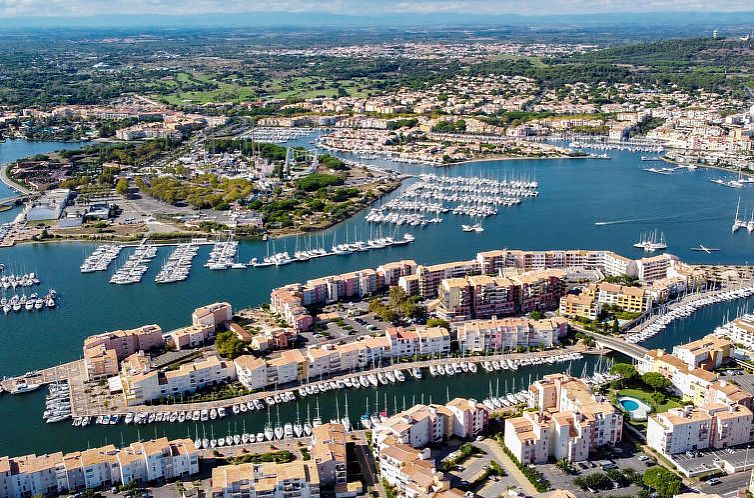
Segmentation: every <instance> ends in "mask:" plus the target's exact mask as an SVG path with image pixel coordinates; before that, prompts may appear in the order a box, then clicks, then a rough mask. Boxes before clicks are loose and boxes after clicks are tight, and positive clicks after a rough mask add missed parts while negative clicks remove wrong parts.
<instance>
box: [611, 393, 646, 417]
mask: <svg viewBox="0 0 754 498" xmlns="http://www.w3.org/2000/svg"><path fill="white" fill-rule="evenodd" d="M617 401H618V403H619V404H620V406H621V407H622V408H623V409H624V410H626V412H628V416H629V417H631V419H632V420H646V419H647V416H648V415H649V412H651V411H652V408H651V407H650V406H648V405H647V404H646V403H644V402H643V401H641V400H638V399H636V398H631V397H629V396H622V397H620V398H618V400H617Z"/></svg>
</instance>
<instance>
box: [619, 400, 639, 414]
mask: <svg viewBox="0 0 754 498" xmlns="http://www.w3.org/2000/svg"><path fill="white" fill-rule="evenodd" d="M620 404H621V406H622V407H623V408H625V409H626V411H629V412H632V411H634V410H636V409H637V408H639V403H637V402H636V401H634V400H632V399H624V400H623V401H621V402H620Z"/></svg>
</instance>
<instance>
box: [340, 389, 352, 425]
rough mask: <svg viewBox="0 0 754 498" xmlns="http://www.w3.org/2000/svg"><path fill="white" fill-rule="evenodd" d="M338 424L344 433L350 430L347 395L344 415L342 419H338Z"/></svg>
mask: <svg viewBox="0 0 754 498" xmlns="http://www.w3.org/2000/svg"><path fill="white" fill-rule="evenodd" d="M340 423H341V424H343V429H344V430H345V431H346V432H349V431H350V430H351V419H350V417H349V416H348V393H346V413H345V415H343V418H341V419H340Z"/></svg>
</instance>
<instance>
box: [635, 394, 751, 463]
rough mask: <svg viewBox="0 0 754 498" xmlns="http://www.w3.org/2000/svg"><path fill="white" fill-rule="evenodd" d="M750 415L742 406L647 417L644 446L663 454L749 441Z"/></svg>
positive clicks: (677, 410)
mask: <svg viewBox="0 0 754 498" xmlns="http://www.w3.org/2000/svg"><path fill="white" fill-rule="evenodd" d="M751 426H752V412H751V410H749V409H748V408H747V407H745V406H742V405H737V404H734V405H726V404H723V403H710V404H705V405H701V406H699V407H698V408H696V407H694V406H691V405H688V406H684V407H682V408H673V409H670V410H668V411H667V412H665V413H657V414H653V415H650V417H649V424H648V426H647V445H649V446H650V447H651V448H653V449H655V450H657V451H659V452H660V453H662V454H663V455H675V454H677V453H683V452H686V451H689V450H692V451H696V450H704V449H708V448H712V449H722V448H727V447H729V446H735V445H738V444H744V443H748V442H750V441H751Z"/></svg>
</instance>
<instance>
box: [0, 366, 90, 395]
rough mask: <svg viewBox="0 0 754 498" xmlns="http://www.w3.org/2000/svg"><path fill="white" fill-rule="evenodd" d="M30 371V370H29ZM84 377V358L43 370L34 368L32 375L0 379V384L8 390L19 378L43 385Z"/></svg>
mask: <svg viewBox="0 0 754 498" xmlns="http://www.w3.org/2000/svg"><path fill="white" fill-rule="evenodd" d="M30 373H31V372H30ZM85 377H86V368H85V366H84V360H76V361H71V362H69V363H63V364H61V365H57V366H54V367H50V368H45V369H44V370H36V371H34V372H33V375H28V374H27V375H22V376H19V377H13V378H10V379H5V380H3V381H0V386H2V388H3V390H5V391H10V390H11V389H13V387H14V386H15V385H16V382H17V381H19V380H20V379H25V380H26V382H27V383H29V384H39V385H41V386H44V385H46V384H52V383H54V382H59V381H70V380H76V379H82V378H85Z"/></svg>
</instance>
